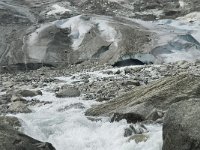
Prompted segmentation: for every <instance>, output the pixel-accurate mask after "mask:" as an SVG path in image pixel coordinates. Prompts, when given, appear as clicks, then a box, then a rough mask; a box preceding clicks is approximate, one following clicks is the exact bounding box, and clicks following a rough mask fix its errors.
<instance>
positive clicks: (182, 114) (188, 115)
mask: <svg viewBox="0 0 200 150" xmlns="http://www.w3.org/2000/svg"><path fill="white" fill-rule="evenodd" d="M199 108H200V99H190V100H185V101H182V102H178V103H176V104H174V105H172V106H171V107H170V109H169V110H168V112H167V113H166V117H165V119H164V124H163V140H164V143H163V150H172V149H173V150H198V149H200V144H199V141H200V130H199V128H200V115H199V113H200V109H199Z"/></svg>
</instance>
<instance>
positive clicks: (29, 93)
mask: <svg viewBox="0 0 200 150" xmlns="http://www.w3.org/2000/svg"><path fill="white" fill-rule="evenodd" d="M17 94H20V95H21V96H23V97H34V96H37V95H42V92H41V91H40V90H36V91H34V90H20V91H18V92H17Z"/></svg>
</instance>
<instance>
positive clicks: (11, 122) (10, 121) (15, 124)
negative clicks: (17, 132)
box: [0, 116, 21, 129]
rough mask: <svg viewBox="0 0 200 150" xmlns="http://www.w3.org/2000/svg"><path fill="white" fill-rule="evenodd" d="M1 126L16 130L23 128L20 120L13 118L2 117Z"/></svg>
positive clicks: (0, 117)
mask: <svg viewBox="0 0 200 150" xmlns="http://www.w3.org/2000/svg"><path fill="white" fill-rule="evenodd" d="M0 125H7V126H11V127H12V128H15V129H19V128H20V127H21V123H20V121H19V120H18V118H17V117H12V116H0Z"/></svg>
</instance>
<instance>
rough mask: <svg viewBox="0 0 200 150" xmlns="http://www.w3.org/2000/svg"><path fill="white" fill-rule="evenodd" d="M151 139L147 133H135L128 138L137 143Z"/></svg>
mask: <svg viewBox="0 0 200 150" xmlns="http://www.w3.org/2000/svg"><path fill="white" fill-rule="evenodd" d="M148 139H149V136H148V135H145V134H135V135H133V136H131V137H130V138H129V139H128V142H130V141H132V140H134V141H135V142H136V143H137V144H138V143H141V142H146V141H147V140H148Z"/></svg>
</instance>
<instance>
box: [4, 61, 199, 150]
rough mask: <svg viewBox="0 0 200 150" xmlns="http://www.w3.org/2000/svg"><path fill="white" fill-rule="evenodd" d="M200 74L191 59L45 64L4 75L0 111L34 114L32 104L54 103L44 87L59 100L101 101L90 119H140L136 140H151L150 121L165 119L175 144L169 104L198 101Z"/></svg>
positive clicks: (134, 130) (133, 130) (133, 131)
mask: <svg viewBox="0 0 200 150" xmlns="http://www.w3.org/2000/svg"><path fill="white" fill-rule="evenodd" d="M199 74H200V66H199V63H198V62H196V63H188V62H186V61H181V62H177V63H172V64H163V65H159V66H155V65H146V66H145V65H144V66H130V67H122V68H113V67H112V66H105V65H104V66H97V67H92V68H90V66H85V67H83V66H81V65H80V66H73V67H71V68H68V69H62V70H61V69H55V68H54V69H51V68H41V69H38V70H35V71H29V72H19V73H17V74H1V80H2V82H1V84H2V86H1V95H0V97H1V105H0V107H1V108H2V109H1V115H6V114H13V115H15V114H18V113H31V112H32V111H33V110H32V108H33V107H41V106H45V105H46V106H48V105H50V104H51V103H52V101H51V100H48V99H45V100H40V99H38V98H37V97H38V96H39V97H40V96H42V95H43V92H51V93H54V94H53V95H55V97H58V98H60V99H63V98H65V97H66V98H67V97H78V96H81V97H82V99H83V100H84V101H86V102H87V101H97V102H98V105H96V106H92V107H91V108H89V109H88V110H87V111H86V112H85V114H86V116H88V119H89V120H93V121H94V120H99V119H101V118H102V117H109V118H110V121H111V122H115V121H120V120H123V119H126V120H127V122H128V123H129V124H130V123H131V124H132V123H133V124H134V123H137V122H140V123H141V125H142V126H141V129H138V131H137V128H138V127H137V128H135V127H134V128H127V129H125V130H124V135H125V136H126V137H130V138H132V139H134V140H135V141H136V142H138V140H139V141H140V140H142V141H143V140H144V141H146V140H148V136H146V135H145V132H146V130H147V129H146V127H145V124H152V123H153V124H154V123H158V124H163V122H164V132H163V136H164V148H165V147H170V144H171V143H169V142H167V139H168V140H169V138H172V137H171V136H170V137H169V136H168V134H169V133H168V132H171V128H170V127H169V126H170V125H168V123H170V122H168V120H169V119H167V118H166V120H167V121H166V120H164V118H165V116H166V115H167V116H168V115H171V113H172V112H171V111H170V110H171V109H169V108H170V107H171V106H173V104H176V103H182V102H185V103H187V101H188V100H190V101H192V100H193V99H196V100H195V101H194V102H196V101H197V102H198V98H199V92H198V89H199V82H198V81H199ZM99 103H100V104H99ZM85 107H86V106H84V105H83V104H82V103H80V102H79V103H76V104H71V105H67V106H65V107H63V108H58V110H57V112H63V111H66V110H69V109H71V108H77V109H85ZM168 109H169V111H168ZM180 109H182V108H180ZM180 111H181V110H180ZM166 112H167V113H166ZM195 113H196V111H195V110H194V114H195ZM191 115H193V114H191ZM170 119H172V118H171V117H170ZM4 120H5V119H4ZM8 120H9V118H8ZM163 120H164V121H163ZM16 121H17V120H16ZM16 121H15V122H16ZM4 122H6V123H7V122H8V123H9V122H10V121H3V123H2V124H4ZM12 122H13V121H11V124H13V123H12ZM22 122H23V121H22ZM15 124H16V123H15ZM17 124H18V123H17ZM166 126H167V127H166ZM168 130H169V131H168ZM188 130H189V129H188ZM12 131H13V130H12ZM14 131H16V130H14ZM16 132H17V131H16ZM188 132H189V131H188ZM132 135H134V137H131V136H132ZM135 135H138V136H135ZM141 136H142V137H141ZM185 136H190V135H185ZM166 137H167V138H166ZM165 141H166V142H165ZM165 143H167V144H165ZM180 143H181V142H180ZM165 145H167V146H165ZM47 147H48V146H47ZM166 149H167V148H166Z"/></svg>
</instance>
